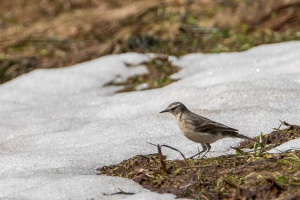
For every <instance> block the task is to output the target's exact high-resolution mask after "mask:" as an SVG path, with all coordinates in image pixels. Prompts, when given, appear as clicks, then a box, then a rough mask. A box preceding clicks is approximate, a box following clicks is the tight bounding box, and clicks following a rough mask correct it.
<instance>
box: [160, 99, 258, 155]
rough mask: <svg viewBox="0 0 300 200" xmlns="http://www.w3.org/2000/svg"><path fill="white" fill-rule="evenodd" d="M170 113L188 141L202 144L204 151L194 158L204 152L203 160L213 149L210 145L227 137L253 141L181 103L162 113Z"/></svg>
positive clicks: (169, 107)
mask: <svg viewBox="0 0 300 200" xmlns="http://www.w3.org/2000/svg"><path fill="white" fill-rule="evenodd" d="M164 112H169V113H172V114H173V115H175V117H176V120H177V124H178V126H179V128H180V130H181V131H182V132H183V134H184V136H185V137H187V138H188V139H190V140H192V141H194V142H198V143H201V146H202V148H203V149H202V151H201V152H199V153H197V154H195V155H193V156H191V157H190V158H194V157H195V156H197V155H200V154H201V153H203V152H204V154H203V155H202V157H201V158H200V159H202V158H203V157H204V156H205V155H206V154H207V152H209V150H210V149H211V146H210V144H211V143H214V142H215V141H217V140H219V139H223V138H227V137H232V138H241V139H248V140H253V139H251V138H249V137H247V136H244V135H241V134H239V133H238V130H237V129H234V128H230V127H228V126H225V125H223V124H220V123H218V122H215V121H212V120H210V119H207V118H205V117H202V116H200V115H197V114H196V113H193V112H191V111H190V110H189V109H187V107H185V105H184V104H182V103H180V102H174V103H171V104H170V105H169V106H168V107H167V108H166V109H165V110H163V111H161V112H160V113H164Z"/></svg>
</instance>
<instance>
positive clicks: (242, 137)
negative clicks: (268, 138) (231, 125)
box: [234, 133, 257, 142]
mask: <svg viewBox="0 0 300 200" xmlns="http://www.w3.org/2000/svg"><path fill="white" fill-rule="evenodd" d="M234 137H237V138H241V139H245V140H252V141H254V142H257V141H256V140H255V139H253V138H249V137H248V136H245V135H242V134H239V133H236V134H234Z"/></svg>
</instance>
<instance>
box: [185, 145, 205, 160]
mask: <svg viewBox="0 0 300 200" xmlns="http://www.w3.org/2000/svg"><path fill="white" fill-rule="evenodd" d="M208 145H209V144H208ZM201 146H202V151H200V152H198V153H196V154H195V155H193V156H191V157H189V158H190V159H193V158H194V157H196V156H198V155H200V154H201V153H203V152H205V151H206V150H207V147H206V145H203V144H201ZM202 157H203V156H202Z"/></svg>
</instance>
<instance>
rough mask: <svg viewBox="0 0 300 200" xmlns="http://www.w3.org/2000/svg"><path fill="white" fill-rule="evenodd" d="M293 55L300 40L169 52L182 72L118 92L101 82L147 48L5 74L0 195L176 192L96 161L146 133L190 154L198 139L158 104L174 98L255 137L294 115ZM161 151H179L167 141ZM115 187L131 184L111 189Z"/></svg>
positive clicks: (130, 148)
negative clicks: (150, 86)
mask: <svg viewBox="0 0 300 200" xmlns="http://www.w3.org/2000/svg"><path fill="white" fill-rule="evenodd" d="M299 55H300V42H295V41H293V42H287V43H280V44H272V45H263V46H259V47H255V48H253V49H251V50H249V51H246V52H239V53H221V54H199V53H197V54H189V55H185V56H183V57H180V58H178V59H176V58H174V57H172V59H170V60H171V61H172V62H173V64H174V65H177V66H179V67H180V68H182V69H181V70H180V71H179V72H178V73H177V74H174V75H173V76H172V77H173V78H180V80H179V81H177V82H174V83H173V84H171V85H168V86H166V87H163V88H160V89H155V90H147V91H137V92H129V93H118V94H115V92H116V91H117V90H119V89H120V88H121V87H120V86H109V85H107V84H108V83H113V82H121V81H123V80H126V78H127V77H129V76H132V75H134V74H143V73H147V69H146V68H145V67H144V66H143V65H140V64H141V63H142V62H144V61H147V60H149V59H151V58H152V57H153V54H149V55H147V54H137V53H126V54H121V55H111V56H105V57H102V58H98V59H95V60H93V61H89V62H85V63H82V64H77V65H75V66H72V67H69V68H61V69H50V70H35V71H33V72H31V73H28V74H25V75H22V76H20V77H18V78H16V79H14V80H12V81H10V82H7V83H5V84H2V85H0V141H1V144H0V163H1V164H0V166H1V167H0V174H1V177H0V179H1V180H0V198H3V199H92V198H94V199H174V198H175V196H174V195H171V194H156V193H153V192H150V191H148V190H146V189H144V188H142V187H141V186H139V185H138V184H136V183H134V182H133V181H131V180H127V179H122V178H117V177H107V176H99V175H96V173H97V171H96V170H95V169H97V168H98V167H102V166H105V165H111V164H117V163H119V162H121V161H123V160H125V159H128V158H130V157H132V156H134V155H138V154H151V153H156V151H157V149H156V148H155V147H154V146H152V145H150V144H148V143H147V142H152V143H155V144H157V143H159V144H168V145H170V146H173V147H175V148H178V149H180V150H181V151H182V152H183V153H184V154H185V155H187V156H189V155H193V154H195V152H197V148H198V147H199V146H200V145H199V144H196V143H193V142H192V141H189V140H188V139H186V138H185V137H184V136H183V135H182V134H181V133H180V130H179V128H178V127H177V124H176V121H175V118H174V116H172V115H171V114H169V113H164V114H159V112H160V111H161V110H163V109H165V108H166V107H167V106H168V105H169V104H170V103H172V102H175V101H180V102H182V103H184V104H185V105H186V106H187V107H188V108H190V109H191V110H193V111H195V112H197V113H199V114H201V115H204V116H206V117H209V118H211V119H213V120H216V121H218V122H221V123H224V124H226V125H228V126H232V127H234V128H237V129H239V130H240V132H241V133H242V134H245V135H248V136H251V137H254V136H256V135H259V134H260V133H261V132H263V133H268V132H270V131H271V130H272V127H278V126H279V124H280V122H279V120H285V121H287V122H289V123H291V124H299V123H300V118H299V113H300V101H299V99H300V56H299ZM127 64H133V65H137V66H136V67H129V66H128V65H127ZM240 141H241V140H239V139H223V140H219V141H217V142H215V143H214V144H212V151H211V152H210V153H209V154H208V156H216V155H221V154H228V153H233V151H232V150H231V149H230V146H234V145H237V144H238V143H239V142H240ZM299 144H300V143H299V142H293V141H290V142H287V143H285V144H283V145H282V147H278V148H279V149H281V148H282V149H283V150H284V149H289V148H292V147H293V148H299ZM271 151H276V150H275V149H273V150H271ZM163 153H164V154H166V155H167V156H168V158H170V159H176V158H180V155H179V154H178V153H176V152H174V151H171V150H168V149H163ZM118 188H120V189H121V190H123V191H126V192H134V193H136V194H135V195H108V194H112V193H115V192H119V189H118Z"/></svg>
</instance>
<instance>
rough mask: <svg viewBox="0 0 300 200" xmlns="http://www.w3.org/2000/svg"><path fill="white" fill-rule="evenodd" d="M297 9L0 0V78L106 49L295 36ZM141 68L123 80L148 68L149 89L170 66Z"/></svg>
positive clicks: (175, 0) (195, 1) (288, 0)
mask: <svg viewBox="0 0 300 200" xmlns="http://www.w3.org/2000/svg"><path fill="white" fill-rule="evenodd" d="M299 10H300V0H15V1H8V0H0V83H4V82H6V81H8V80H11V79H13V78H15V77H17V76H19V75H21V74H24V73H27V72H29V71H32V70H34V69H37V68H57V67H65V66H70V65H73V64H76V63H80V62H83V61H87V60H91V59H94V58H97V57H100V56H103V55H109V54H117V53H124V52H132V51H133V52H140V53H148V52H151V53H157V54H161V55H166V56H168V55H175V56H180V55H184V54H187V53H195V52H204V53H219V52H231V51H244V50H247V49H250V48H251V47H253V46H257V45H261V44H268V43H277V42H284V41H290V40H300V12H299ZM157 65H160V66H159V67H160V69H161V70H157V67H153V66H157ZM151 66H152V68H151ZM148 69H149V71H150V72H153V73H152V75H151V76H150V77H149V76H148V77H147V76H143V77H135V78H134V79H132V80H128V81H129V83H127V84H131V85H134V84H139V83H135V81H137V82H142V83H145V82H147V81H148V79H151V78H153V76H154V75H153V74H155V77H154V79H155V80H154V82H153V81H150V83H151V84H152V85H151V84H150V86H151V87H150V88H155V87H161V86H163V84H167V83H169V82H170V81H169V80H168V79H167V78H166V77H167V76H168V75H169V74H171V73H173V72H175V71H176V70H178V69H176V68H172V67H171V66H169V64H166V65H165V64H164V63H154V64H153V63H148ZM155 81H156V82H155Z"/></svg>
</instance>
